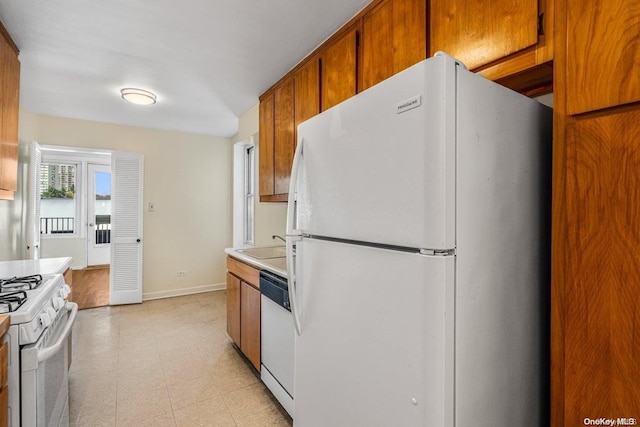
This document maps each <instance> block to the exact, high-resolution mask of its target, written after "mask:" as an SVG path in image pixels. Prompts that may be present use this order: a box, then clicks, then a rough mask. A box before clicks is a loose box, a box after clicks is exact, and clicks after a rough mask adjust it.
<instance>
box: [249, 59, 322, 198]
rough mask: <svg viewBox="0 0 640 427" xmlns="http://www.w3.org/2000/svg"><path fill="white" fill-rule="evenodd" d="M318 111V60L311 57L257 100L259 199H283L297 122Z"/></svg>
mask: <svg viewBox="0 0 640 427" xmlns="http://www.w3.org/2000/svg"><path fill="white" fill-rule="evenodd" d="M319 112H320V60H319V58H317V57H316V58H314V59H312V60H310V61H308V62H307V63H306V64H305V65H304V66H303V67H301V68H300V69H299V70H298V71H297V72H295V74H294V75H293V76H290V77H287V78H286V79H284V80H283V81H281V82H280V83H279V84H278V85H276V87H275V88H274V89H273V91H272V92H271V93H269V94H267V95H264V96H263V97H262V98H261V101H260V150H259V156H260V201H262V202H286V201H287V196H288V192H289V177H290V175H291V164H292V163H293V153H294V150H295V146H296V129H297V126H298V124H300V123H301V122H303V121H305V120H307V119H309V118H311V117H313V116H315V115H316V114H318V113H319Z"/></svg>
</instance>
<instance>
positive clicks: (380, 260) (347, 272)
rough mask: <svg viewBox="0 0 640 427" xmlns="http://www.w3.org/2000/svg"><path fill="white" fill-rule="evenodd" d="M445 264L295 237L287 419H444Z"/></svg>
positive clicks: (449, 263)
mask: <svg viewBox="0 0 640 427" xmlns="http://www.w3.org/2000/svg"><path fill="white" fill-rule="evenodd" d="M454 263H455V260H454V258H453V257H428V256H423V255H418V254H410V253H404V252H397V251H390V250H384V249H377V248H371V247H362V246H353V245H348V244H344V243H336V242H327V241H318V240H311V239H304V240H303V241H302V242H299V243H298V245H297V252H296V269H297V274H298V276H297V277H298V283H297V298H298V301H299V302H300V304H299V307H300V312H301V335H299V336H296V344H295V345H296V347H295V354H296V358H295V376H294V381H295V390H296V397H295V398H296V410H295V411H296V415H295V419H294V426H296V427H315V426H318V427H326V426H336V427H339V426H368V427H375V426H404V427H411V426H416V427H418V426H420V427H423V426H438V427H442V426H453V424H452V422H453V421H452V417H453V415H452V414H453V397H452V396H453V387H452V384H453V366H452V362H453V357H452V352H453V341H452V337H453V333H452V328H453V285H454ZM445 337H447V338H445Z"/></svg>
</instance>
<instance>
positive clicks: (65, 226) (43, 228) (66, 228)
mask: <svg viewBox="0 0 640 427" xmlns="http://www.w3.org/2000/svg"><path fill="white" fill-rule="evenodd" d="M74 225H75V218H73V217H46V218H40V234H72V233H73V232H74V231H75V228H74ZM95 233H96V239H95V243H96V244H98V245H99V244H107V243H111V215H96V223H95Z"/></svg>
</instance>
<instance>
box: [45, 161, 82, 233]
mask: <svg viewBox="0 0 640 427" xmlns="http://www.w3.org/2000/svg"><path fill="white" fill-rule="evenodd" d="M77 174H78V165H77V164H71V163H53V162H52V163H42V164H41V166H40V234H42V235H54V234H55V235H64V234H76V235H77V234H78V229H77V227H78V225H79V220H78V218H79V215H78V212H79V204H78V198H77V197H76V182H77Z"/></svg>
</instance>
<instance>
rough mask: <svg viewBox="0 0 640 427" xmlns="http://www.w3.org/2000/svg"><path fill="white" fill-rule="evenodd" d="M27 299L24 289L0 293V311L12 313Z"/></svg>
mask: <svg viewBox="0 0 640 427" xmlns="http://www.w3.org/2000/svg"><path fill="white" fill-rule="evenodd" d="M26 300H27V293H26V292H25V291H14V292H8V293H4V294H2V295H0V313H12V312H14V311H16V310H17V309H18V308H19V307H20V306H21V305H22V304H23V303H24V302H25V301H26Z"/></svg>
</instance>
